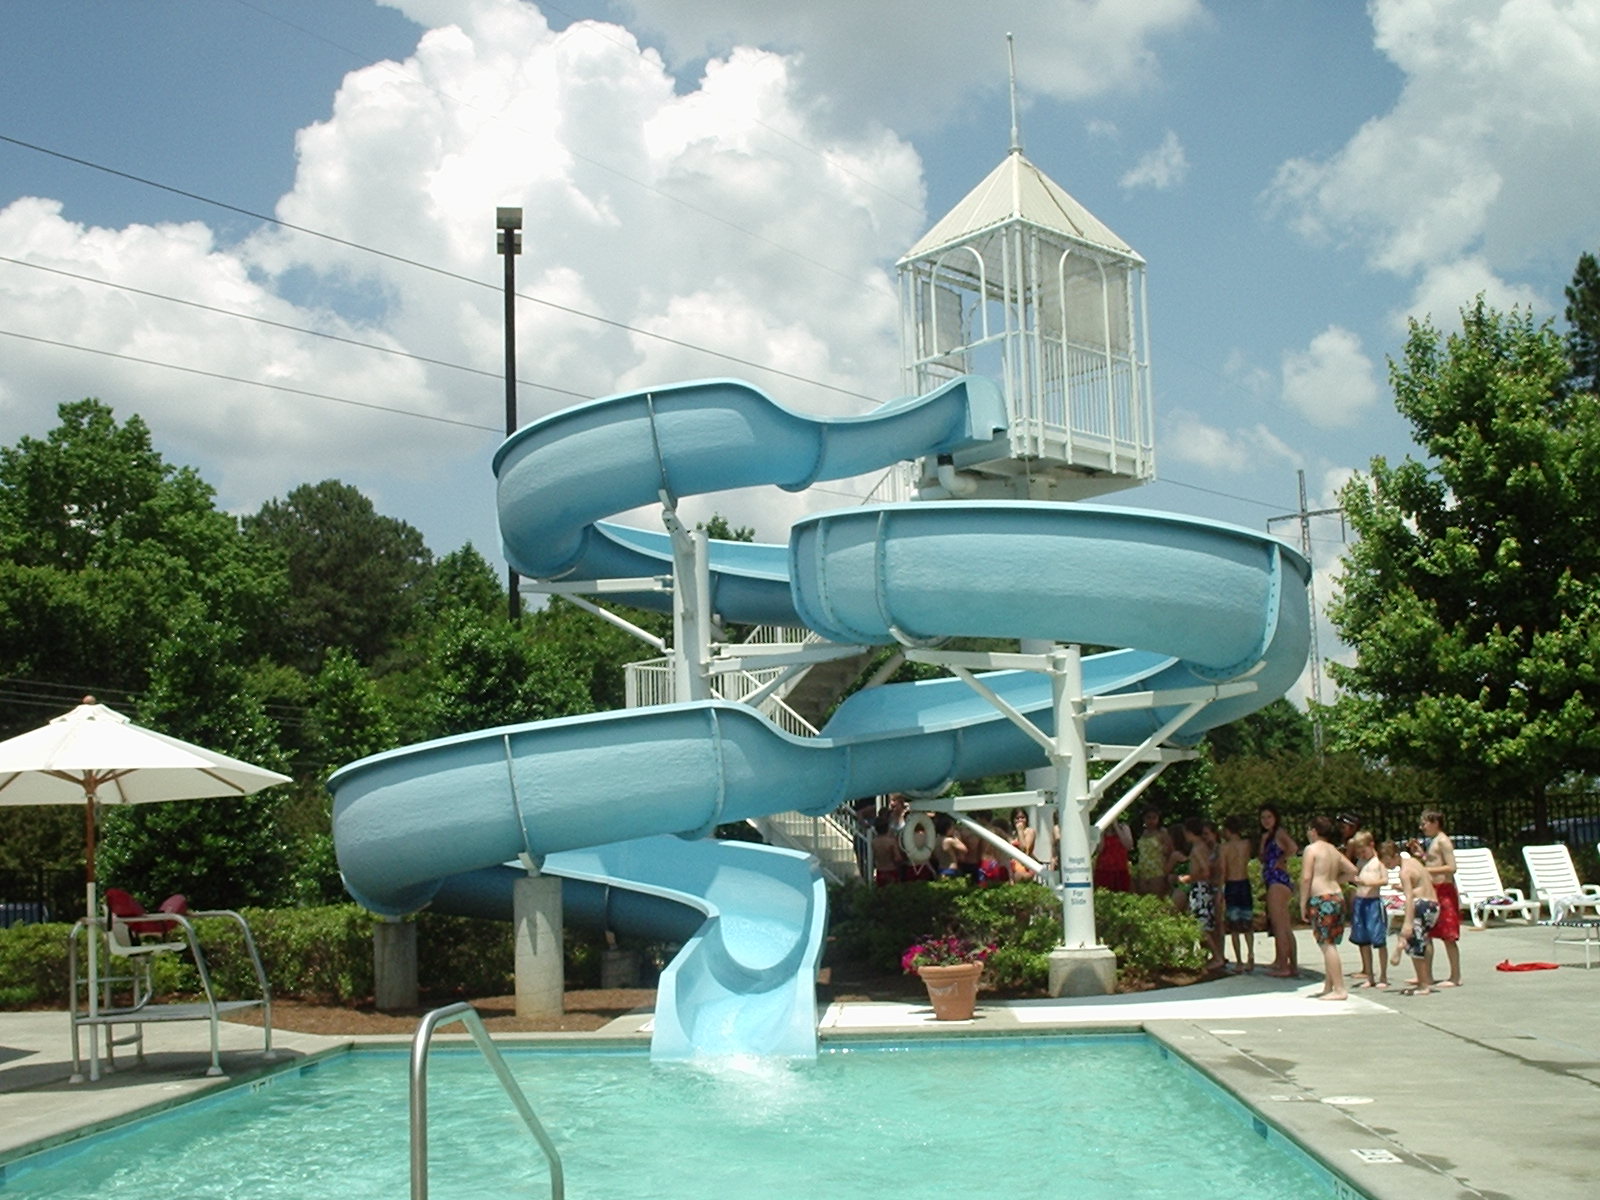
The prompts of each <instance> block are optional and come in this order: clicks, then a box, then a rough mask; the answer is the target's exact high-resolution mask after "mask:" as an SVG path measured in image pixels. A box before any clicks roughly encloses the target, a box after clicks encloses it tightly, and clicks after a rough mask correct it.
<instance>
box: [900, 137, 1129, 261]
mask: <svg viewBox="0 0 1600 1200" xmlns="http://www.w3.org/2000/svg"><path fill="white" fill-rule="evenodd" d="M1012 221H1026V222H1028V223H1029V224H1032V225H1037V226H1040V227H1042V228H1045V229H1049V230H1052V231H1053V232H1055V233H1058V234H1060V235H1062V236H1063V237H1066V238H1069V239H1071V240H1072V241H1075V242H1080V243H1083V244H1085V245H1089V246H1094V247H1098V248H1100V249H1103V250H1109V251H1111V252H1112V253H1113V254H1116V255H1119V256H1122V257H1127V258H1132V259H1134V260H1135V261H1137V262H1139V263H1141V264H1142V263H1143V262H1144V259H1143V258H1141V257H1140V256H1139V254H1138V252H1137V251H1136V250H1134V248H1133V247H1132V246H1130V245H1128V243H1127V242H1125V241H1123V240H1122V239H1121V238H1119V237H1118V236H1117V235H1116V234H1115V233H1113V232H1112V231H1111V230H1110V229H1109V228H1107V227H1106V225H1105V224H1104V223H1103V222H1101V220H1100V219H1099V218H1098V217H1096V216H1095V215H1094V214H1093V213H1091V212H1090V211H1089V210H1088V209H1087V208H1085V207H1084V206H1083V205H1082V204H1079V203H1078V201H1076V200H1074V199H1073V198H1072V197H1071V196H1069V195H1068V194H1067V192H1066V190H1065V189H1064V188H1062V187H1061V185H1060V184H1058V183H1056V182H1055V181H1054V180H1053V179H1051V178H1050V177H1049V176H1048V175H1046V174H1045V173H1044V172H1043V171H1041V170H1039V168H1038V167H1036V166H1034V165H1033V163H1031V162H1029V161H1028V158H1027V156H1026V155H1024V154H1023V153H1022V151H1021V150H1020V149H1013V150H1012V151H1011V153H1010V154H1008V155H1006V158H1005V161H1004V162H1002V163H1001V164H1000V165H999V166H998V167H996V168H995V169H994V170H993V171H991V172H989V176H988V178H986V179H985V180H984V181H983V182H982V183H980V184H979V185H978V186H977V187H975V188H973V189H972V191H970V192H968V193H967V195H966V197H965V198H964V199H963V200H962V201H961V202H960V203H959V204H957V205H956V206H955V207H954V208H952V209H951V210H950V211H949V212H948V213H947V214H945V216H944V218H943V219H942V220H940V221H939V222H938V223H937V224H935V225H934V227H933V228H932V229H930V230H928V232H927V233H925V234H923V236H922V238H921V240H920V241H918V242H917V244H916V245H915V246H913V247H911V249H910V250H908V251H906V253H905V256H904V257H903V258H901V259H900V264H899V265H901V266H903V265H905V264H906V263H908V262H910V261H912V260H913V259H918V258H923V257H925V256H926V255H929V254H932V253H935V252H937V251H939V250H943V249H945V248H946V247H948V246H953V245H955V244H957V243H959V242H963V241H965V240H966V239H968V238H970V237H971V236H972V235H973V234H976V233H981V232H983V231H985V230H988V229H995V228H998V227H999V226H1001V225H1005V224H1007V223H1009V222H1012Z"/></svg>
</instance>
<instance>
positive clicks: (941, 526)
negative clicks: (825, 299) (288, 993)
mask: <svg viewBox="0 0 1600 1200" xmlns="http://www.w3.org/2000/svg"><path fill="white" fill-rule="evenodd" d="M1006 422H1007V417H1006V413H1005V406H1004V403H1003V401H1002V400H1001V398H1000V396H999V394H998V392H997V391H996V389H995V388H994V386H993V385H992V384H991V383H989V382H988V381H986V380H983V379H980V378H977V377H971V376H967V377H962V378H960V379H957V380H954V381H952V382H951V383H950V384H948V385H946V386H945V387H943V388H941V389H939V390H938V391H935V392H932V393H929V394H928V395H925V396H920V397H911V398H906V399H902V400H896V401H892V402H890V403H888V404H885V405H883V406H882V407H880V408H879V409H877V410H875V411H874V412H872V413H870V414H868V415H866V416H863V417H855V418H818V417H810V416H805V415H802V414H799V413H795V412H792V411H790V410H788V409H785V408H783V407H782V406H781V405H779V404H777V403H776V402H774V401H773V400H771V399H770V398H769V397H767V396H766V395H764V394H763V393H761V392H760V391H758V390H756V389H755V388H752V387H750V386H748V385H746V384H742V383H737V382H734V381H728V380H712V381H704V382H697V383H688V384H677V385H673V386H670V387H664V388H659V389H652V390H648V391H641V392H636V393H631V394H628V395H622V396H616V397H611V398H608V399H604V400H596V401H593V402H591V403H588V404H582V405H578V406H576V407H574V408H571V409H568V410H566V411H564V412H562V413H558V414H555V415H554V416H551V417H549V418H546V419H544V420H542V421H539V422H536V423H534V424H532V425H529V426H527V427H526V428H524V429H522V430H519V431H518V432H517V433H516V434H515V435H514V436H512V437H511V438H509V439H507V441H506V443H505V444H504V445H503V446H502V447H501V449H500V451H499V453H498V454H497V456H496V458H495V474H496V477H497V480H498V503H499V514H500V526H501V534H502V537H503V539H504V542H505V549H506V553H507V557H508V559H509V561H510V562H511V564H512V565H513V566H514V567H515V568H516V569H517V571H518V572H519V573H521V574H523V575H525V576H528V577H531V578H536V579H542V580H574V581H588V580H597V579H638V578H649V577H659V576H662V575H667V574H670V571H671V563H672V555H671V544H670V539H669V538H668V537H667V536H666V535H664V534H653V533H649V532H645V531H640V530H636V529H630V528H627V527H623V526H619V525H615V524H611V523H609V522H607V521H606V519H605V518H607V517H611V516H614V515H615V514H617V513H621V512H625V511H628V510H630V509H634V508H637V507H639V506H641V505H645V504H650V503H652V502H666V503H669V504H675V502H676V500H677V499H678V498H679V497H683V496H690V495H697V494H702V493H707V492H715V491H722V490H726V489H729V488H735V487H746V486H753V485H760V484H765V485H770V486H778V487H782V488H786V489H789V490H795V491H797V490H801V489H804V488H807V487H810V486H812V485H813V484H815V483H818V482H821V481H824V480H830V479H842V478H848V477H852V476H856V475H860V474H864V473H866V472H869V471H872V470H875V469H881V468H883V467H886V466H889V465H890V464H892V463H895V462H898V461H901V460H903V459H909V458H914V457H918V456H921V455H929V454H940V453H955V452H958V451H960V450H963V449H966V448H969V447H974V446H977V445H980V444H983V443H986V442H989V441H991V440H992V439H993V438H994V437H995V436H996V434H997V433H999V432H1000V431H1003V430H1004V428H1005V427H1006ZM710 557H711V572H710V587H711V597H712V599H711V608H712V609H713V611H715V612H717V613H718V614H720V615H721V616H722V617H723V618H724V619H726V620H730V621H738V622H760V623H769V624H777V625H805V626H807V627H809V628H811V629H813V630H815V631H817V632H818V633H820V634H822V635H823V636H824V637H827V638H829V639H831V640H834V641H838V642H842V643H850V644H868V645H889V644H894V643H896V642H899V643H905V644H917V643H920V642H931V641H934V640H936V639H938V638H942V637H950V636H979V637H1011V638H1016V637H1020V638H1037V639H1046V640H1050V641H1056V642H1075V643H1090V644H1094V645H1102V646H1115V647H1124V649H1117V650H1112V651H1109V652H1106V653H1100V654H1093V655H1089V656H1087V657H1086V658H1085V659H1084V691H1085V694H1086V695H1089V696H1106V695H1110V694H1113V693H1119V692H1148V691H1155V692H1165V691H1168V690H1172V689H1180V688H1194V687H1196V686H1203V685H1208V684H1217V683H1224V682H1231V681H1236V680H1241V679H1248V680H1250V681H1251V682H1253V683H1254V684H1255V685H1256V688H1255V690H1254V691H1253V692H1249V693H1246V694H1242V695H1233V696H1230V697H1228V698H1226V699H1221V700H1218V701H1216V702H1214V703H1212V704H1210V705H1208V706H1207V707H1205V708H1203V709H1201V710H1200V712H1199V713H1198V714H1197V715H1194V716H1192V717H1191V718H1190V719H1189V720H1188V721H1187V723H1185V724H1184V725H1182V726H1181V727H1180V728H1178V730H1177V731H1176V733H1175V734H1173V735H1172V737H1171V738H1170V740H1171V741H1173V742H1176V743H1192V742H1193V741H1195V740H1197V739H1198V738H1199V737H1200V736H1201V735H1202V734H1203V733H1204V731H1205V730H1206V729H1208V728H1211V727H1213V726H1215V725H1219V724H1222V723H1225V722H1227V721H1231V720H1235V719H1237V718H1238V717H1240V716H1243V715H1245V714H1246V713H1248V712H1250V711H1253V710H1254V709H1256V708H1259V707H1261V706H1263V705H1265V704H1267V703H1270V702H1271V701H1272V700H1274V699H1276V698H1277V697H1278V696H1280V695H1282V694H1283V693H1284V692H1286V691H1287V690H1288V688H1289V687H1290V685H1291V684H1292V683H1293V682H1294V681H1295V679H1296V678H1297V677H1298V676H1299V674H1300V672H1301V670H1302V668H1303V667H1304V665H1305V660H1306V653H1307V649H1308V645H1309V613H1308V605H1307V593H1306V588H1307V583H1308V580H1309V566H1308V564H1307V563H1306V561H1305V559H1304V558H1303V557H1302V556H1300V555H1299V554H1298V553H1296V552H1295V551H1293V550H1292V549H1290V548H1289V547H1287V546H1285V545H1284V544H1283V543H1281V542H1279V541H1277V540H1275V539H1272V538H1269V537H1266V536H1264V535H1262V534H1258V533H1255V532H1252V531H1250V530H1246V529H1242V528H1236V527H1233V526H1229V525H1224V524H1219V523H1216V522H1210V521H1204V520H1199V519H1195V518H1188V517H1178V516H1173V515H1170V514H1161V513H1153V512H1145V511H1141V510H1138V509H1132V508H1121V507H1103V506H1094V505H1084V504H1075V505H1064V504H1046V503H1027V502H999V501H950V502H940V503H919V504H888V505H869V506H862V507H858V508H852V509H848V510H841V511H836V512H827V513H820V514H816V515H813V516H810V517H807V518H805V519H804V520H802V521H800V522H798V523H797V524H796V525H795V527H794V529H793V530H792V532H791V536H790V540H789V544H788V546H787V547H782V546H762V545H750V544H741V543H713V544H712V546H711V555H710ZM609 598H611V599H616V598H617V594H616V593H612V594H610V596H609ZM622 598H623V599H625V600H627V601H629V602H632V603H638V604H641V605H645V606H654V607H662V606H663V603H664V600H663V596H662V594H661V593H659V592H654V591H649V590H640V591H638V592H636V593H635V592H625V593H623V594H622ZM666 602H667V603H670V600H668V601H666ZM982 679H983V682H984V683H985V684H986V685H987V686H988V687H989V688H990V689H991V690H992V691H993V692H994V693H995V694H997V695H998V696H1000V697H1002V698H1003V699H1004V700H1005V701H1006V702H1007V703H1008V704H1009V705H1010V706H1012V707H1013V708H1015V709H1016V710H1018V711H1020V712H1022V713H1024V714H1027V715H1029V716H1030V717H1031V718H1032V719H1033V720H1034V721H1035V722H1036V723H1037V724H1038V725H1039V726H1040V727H1041V728H1043V729H1045V730H1046V731H1050V730H1051V729H1052V725H1053V718H1052V707H1051V695H1050V682H1049V680H1048V678H1046V677H1044V676H1042V675H1038V674H1035V673H1032V672H1026V671H1000V672H993V673H989V674H986V675H984V676H983V677H982ZM1181 711H1182V709H1181V708H1180V707H1179V706H1177V705H1173V706H1171V707H1162V706H1159V705H1158V706H1156V707H1144V708H1137V707H1129V708H1121V709H1117V710H1114V711H1110V712H1106V713H1103V714H1100V715H1097V716H1095V717H1094V718H1093V719H1092V720H1091V724H1090V727H1089V736H1090V738H1091V740H1093V741H1095V742H1101V743H1109V744H1123V745H1130V744H1138V743H1139V742H1141V741H1143V740H1144V739H1145V738H1147V737H1149V736H1150V735H1151V734H1152V733H1153V732H1155V731H1156V730H1158V729H1159V728H1161V726H1162V725H1163V724H1165V723H1167V722H1168V721H1170V720H1172V719H1175V718H1176V717H1177V716H1178V715H1179V714H1180V713H1181ZM1043 765H1045V759H1044V755H1043V752H1042V751H1041V749H1040V747H1039V746H1038V745H1037V743H1035V742H1034V741H1033V740H1032V739H1030V738H1028V737H1027V736H1026V735H1025V734H1024V733H1023V732H1022V731H1021V730H1019V729H1018V728H1017V726H1016V725H1014V724H1013V723H1012V722H1011V721H1010V720H1008V719H1007V718H1006V717H1004V716H1003V715H1002V714H1001V713H1000V712H999V710H998V709H996V708H995V707H994V706H993V705H992V704H990V703H989V702H988V701H987V700H985V699H983V698H981V697H980V696H979V695H978V694H977V693H976V692H974V691H973V690H972V689H971V688H970V687H968V686H967V685H966V684H965V683H964V682H963V681H961V680H959V679H939V680H929V681H921V682H916V683H908V684H891V685H885V686H881V687H877V688H873V689H870V690H865V691H861V692H858V693H856V694H855V695H853V696H851V697H850V698H849V699H848V700H846V701H845V702H844V703H843V704H841V705H840V706H839V707H838V709H837V710H836V711H835V714H834V715H833V717H832V718H831V719H830V720H829V722H828V723H827V725H826V726H825V727H824V728H823V729H822V730H821V735H820V736H819V737H816V738H800V737H795V736H793V735H790V734H788V733H786V732H784V731H783V730H781V729H779V728H778V727H777V726H776V725H774V724H773V723H771V722H770V721H768V720H767V719H766V718H764V717H763V716H762V715H761V714H760V713H758V712H756V711H755V710H753V709H751V708H748V707H746V706H743V705H739V704H734V703H730V702H724V701H719V700H707V701H696V702H692V703H680V704H671V705H663V706H657V707H651V708H642V709H633V710H628V711H624V712H614V713H602V714H595V715H591V716H583V717H570V718H563V719H559V720H552V721H541V722H534V723H530V724H522V725H510V726H505V727H502V728H497V729H489V730H482V731H479V732H475V733H471V734H465V735H460V736H456V737H451V738H444V739H440V740H437V741H433V742H427V743H423V744H421V745H416V746H408V747H403V748H401V749H398V750H393V751H389V752H387V753H384V754H379V755H375V756H373V757H370V758H366V759H362V760H361V761H359V762H356V763H352V764H350V765H349V766H347V767H344V768H343V769H341V770H340V771H338V772H337V773H336V774H335V775H334V776H333V777H332V779H330V781H329V787H330V789H331V790H332V791H333V793H334V817H333V829H334V839H335V845H336V848H337V851H338V856H339V865H340V869H341V871H342V873H343V875H344V879H345V883H346V886H347V888H348V889H349V890H350V892H351V894H352V895H354V896H355V897H356V899H357V900H359V901H360V902H361V903H362V904H364V905H366V906H367V907H368V908H370V909H372V910H373V911H375V912H379V913H384V914H390V915H401V914H405V913H408V912H412V911H415V910H416V909H418V908H421V907H423V906H424V905H428V904H432V905H434V906H435V907H437V908H439V909H440V910H441V911H453V912H462V913H468V914H477V915H500V916H506V915H509V895H510V881H511V880H512V879H514V878H515V877H516V875H517V871H516V870H515V869H513V868H510V867H507V866H505V865H504V864H507V863H508V862H509V861H511V860H515V859H517V858H519V856H526V857H527V858H528V859H529V860H531V861H533V862H536V863H538V864H540V867H541V869H542V870H543V871H544V872H545V873H547V874H552V875H556V876H560V877H562V878H563V879H564V881H565V883H564V889H563V897H564V902H565V903H566V905H567V906H568V911H569V914H577V915H578V916H579V917H580V919H581V917H582V916H583V915H584V914H587V915H589V916H590V917H593V918H595V919H599V920H604V921H605V922H607V923H608V924H609V925H610V927H612V928H616V929H619V930H637V931H640V932H645V933H648V934H652V935H654V936H658V937H664V938H670V939H672V940H682V941H683V942H684V947H683V950H682V951H681V952H680V953H679V954H678V955H677V956H676V957H675V958H674V960H673V961H672V963H671V964H670V965H669V966H668V968H667V970H666V971H665V972H664V973H663V976H662V980H661V986H660V990H659V992H658V998H657V1007H656V1017H655V1032H654V1035H653V1038H654V1040H653V1042H652V1054H653V1055H654V1056H656V1057H661V1058H673V1057H687V1056H714V1055H724V1054H733V1053H757V1054H769V1055H780V1056H801V1057H803V1056H809V1055H813V1054H815V1050H816V1002H815V993H814V988H813V980H814V976H815V971H816V966H817V959H818V955H819V953H820V948H821V941H822V932H823V924H824V921H825V919H826V897H825V893H824V891H823V886H822V882H821V878H820V873H819V871H818V870H817V868H816V866H815V864H814V863H813V862H811V861H810V860H809V859H807V858H806V857H805V856H803V855H798V854H796V853H794V852H792V851H786V850H780V849H777V848H774V847H763V846H751V845H748V844H745V843H726V842H716V841H714V840H711V839H710V834H711V831H712V830H713V829H715V827H716V826H717V825H719V824H721V823H724V822H730V821H740V820H745V819H747V818H755V817H761V816H766V815H769V814H771V813H775V812H782V811H788V810H798V811H800V812H803V813H807V814H812V815H822V814H825V813H828V812H831V811H832V810H833V809H834V808H835V807H836V806H838V805H839V804H841V803H844V802H847V801H849V800H851V799H854V798H856V797H860V796H870V795H874V794H880V793H883V792H889V791H905V792H920V793H924V794H934V793H937V792H938V791H940V790H941V789H943V788H944V787H945V786H947V785H948V784H949V783H951V782H954V781H958V780H962V779H971V778H976V777H979V776H983V775H989V774H995V773H998V772H1003V771H1014V770H1021V769H1027V768H1032V767H1039V766H1043Z"/></svg>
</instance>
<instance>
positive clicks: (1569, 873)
mask: <svg viewBox="0 0 1600 1200" xmlns="http://www.w3.org/2000/svg"><path fill="white" fill-rule="evenodd" d="M1522 858H1523V861H1525V862H1526V863H1527V864H1528V883H1529V885H1530V887H1531V888H1532V890H1533V898H1534V899H1535V900H1537V901H1539V902H1540V903H1542V904H1545V905H1547V906H1549V909H1550V918H1551V920H1554V921H1560V920H1564V919H1565V918H1567V917H1568V916H1570V915H1572V914H1573V913H1574V912H1575V911H1577V910H1579V909H1584V908H1588V909H1592V910H1594V913H1595V915H1596V916H1600V884H1593V883H1580V882H1579V881H1578V872H1577V870H1576V869H1574V867H1573V865H1572V852H1571V851H1570V850H1568V849H1567V845H1566V843H1565V842H1557V843H1555V844H1554V845H1551V846H1524V847H1523V848H1522Z"/></svg>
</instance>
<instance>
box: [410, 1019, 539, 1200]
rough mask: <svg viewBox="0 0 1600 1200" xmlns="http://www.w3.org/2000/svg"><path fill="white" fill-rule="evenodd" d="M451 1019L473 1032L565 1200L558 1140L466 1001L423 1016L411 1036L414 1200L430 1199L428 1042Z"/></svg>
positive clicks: (412, 1199)
mask: <svg viewBox="0 0 1600 1200" xmlns="http://www.w3.org/2000/svg"><path fill="white" fill-rule="evenodd" d="M451 1021H460V1022H461V1023H462V1024H463V1025H465V1026H466V1027H467V1032H468V1033H470V1034H472V1040H473V1041H474V1042H475V1043H476V1044H477V1047H478V1050H479V1051H480V1052H481V1053H482V1054H483V1057H484V1060H485V1061H486V1062H488V1064H489V1066H490V1068H491V1069H492V1070H493V1071H494V1073H495V1076H496V1078H498V1079H499V1080H500V1086H501V1087H503V1088H504V1089H505V1091H506V1095H507V1096H509V1097H510V1098H511V1103H512V1104H513V1105H515V1106H516V1110H517V1112H518V1114H520V1115H521V1117H522V1121H523V1124H525V1125H527V1127H528V1131H529V1132H530V1133H532V1134H533V1136H534V1140H535V1141H537V1142H538V1143H539V1148H540V1149H541V1150H543V1151H544V1156H545V1158H546V1159H547V1160H548V1161H549V1163H550V1196H551V1200H563V1197H564V1196H565V1194H566V1182H565V1180H564V1179H563V1177H562V1173H561V1155H559V1154H557V1153H556V1147H555V1143H554V1142H552V1141H551V1140H550V1135H549V1134H548V1133H546V1132H545V1131H544V1126H543V1125H541V1124H540V1123H539V1118H538V1117H537V1116H535V1115H534V1112H533V1106H532V1105H530V1104H529V1103H528V1098H527V1096H525V1095H523V1093H522V1088H521V1087H519V1086H518V1085H517V1081H516V1080H515V1079H514V1078H512V1075H511V1069H510V1068H509V1067H507V1066H506V1060H505V1059H504V1058H502V1057H501V1055H500V1051H499V1049H498V1048H497V1047H496V1046H495V1044H494V1039H493V1038H491V1037H490V1036H489V1033H488V1030H486V1029H484V1027H483V1018H482V1017H480V1016H479V1015H478V1010H477V1009H475V1008H473V1007H472V1005H470V1004H467V1003H466V1002H464V1001H463V1002H460V1003H457V1004H447V1005H445V1006H444V1007H443V1008H436V1009H434V1010H433V1011H432V1012H431V1013H429V1014H428V1015H427V1016H425V1017H423V1018H422V1024H420V1025H418V1026H417V1032H416V1035H415V1036H414V1037H413V1038H412V1039H411V1200H428V1043H429V1042H430V1041H431V1040H432V1038H433V1031H434V1030H435V1029H437V1028H438V1027H439V1026H440V1025H445V1024H448V1023H449V1022H451Z"/></svg>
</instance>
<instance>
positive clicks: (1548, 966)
mask: <svg viewBox="0 0 1600 1200" xmlns="http://www.w3.org/2000/svg"><path fill="white" fill-rule="evenodd" d="M1560 965H1561V964H1560V963H1541V962H1527V963H1514V962H1512V961H1511V960H1510V959H1509V958H1507V959H1502V960H1501V961H1500V962H1498V963H1496V964H1495V967H1494V969H1495V970H1496V971H1554V970H1555V969H1556V968H1557V967H1559V966H1560Z"/></svg>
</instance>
